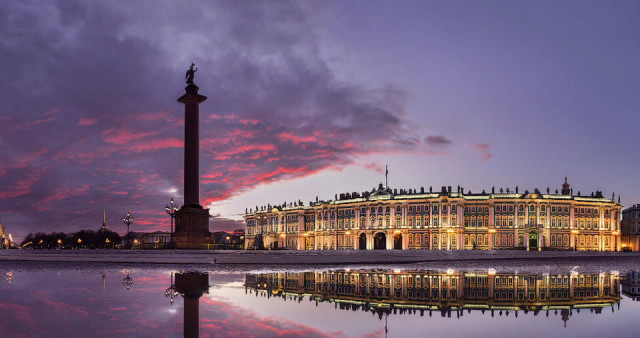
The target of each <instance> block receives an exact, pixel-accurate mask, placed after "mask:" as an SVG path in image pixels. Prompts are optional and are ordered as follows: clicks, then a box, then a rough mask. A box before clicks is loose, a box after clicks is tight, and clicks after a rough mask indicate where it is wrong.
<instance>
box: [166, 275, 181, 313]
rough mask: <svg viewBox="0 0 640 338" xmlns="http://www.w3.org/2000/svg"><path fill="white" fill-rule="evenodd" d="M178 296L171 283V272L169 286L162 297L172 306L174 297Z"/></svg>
mask: <svg viewBox="0 0 640 338" xmlns="http://www.w3.org/2000/svg"><path fill="white" fill-rule="evenodd" d="M178 295H179V293H178V291H176V286H175V284H174V283H173V272H172V273H171V285H170V286H169V288H168V289H167V290H166V291H165V292H164V296H165V297H169V302H170V303H171V305H173V301H174V300H175V299H176V297H178Z"/></svg>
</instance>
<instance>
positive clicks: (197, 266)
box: [0, 250, 640, 274]
mask: <svg viewBox="0 0 640 338" xmlns="http://www.w3.org/2000/svg"><path fill="white" fill-rule="evenodd" d="M123 267H127V268H135V269H143V270H144V269H163V270H175V271H196V270H197V271H209V272H215V273H236V272H250V273H262V272H303V271H319V270H336V269H347V268H348V269H352V270H375V269H383V270H388V269H393V270H401V271H417V270H420V271H423V270H431V271H448V270H451V269H453V270H456V271H487V270H489V269H493V270H496V271H498V272H518V271H519V272H529V273H540V274H542V273H550V274H553V273H568V272H570V271H580V272H606V271H619V272H620V273H624V272H627V271H630V270H640V253H615V252H571V251H555V252H554V251H543V252H537V251H536V252H527V251H515V250H512V251H507V250H500V251H426V250H411V251H395V250H389V251H384V250H382V251H205V250H192V251H186V250H140V251H125V250H82V251H80V250H79V251H67V250H61V251H55V250H0V270H2V269H9V270H12V269H13V270H15V269H41V270H56V269H60V268H62V269H69V268H71V269H86V268H103V269H113V268H120V269H121V268H123Z"/></svg>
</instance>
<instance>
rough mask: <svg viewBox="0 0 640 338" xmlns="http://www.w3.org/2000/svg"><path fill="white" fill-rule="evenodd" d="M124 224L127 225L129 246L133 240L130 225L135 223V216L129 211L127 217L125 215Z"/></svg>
mask: <svg viewBox="0 0 640 338" xmlns="http://www.w3.org/2000/svg"><path fill="white" fill-rule="evenodd" d="M123 222H124V224H126V225H127V236H126V238H127V246H129V245H130V241H131V231H130V230H129V227H130V226H131V224H132V223H133V217H131V213H130V212H128V211H127V217H125V218H124V219H123Z"/></svg>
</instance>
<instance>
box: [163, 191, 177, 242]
mask: <svg viewBox="0 0 640 338" xmlns="http://www.w3.org/2000/svg"><path fill="white" fill-rule="evenodd" d="M164 210H165V211H166V212H167V214H169V216H170V217H171V235H173V219H174V218H176V211H178V208H177V207H176V205H175V203H174V201H173V197H171V200H170V201H169V204H167V205H166V206H165V207H164Z"/></svg>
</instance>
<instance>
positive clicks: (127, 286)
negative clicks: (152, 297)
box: [122, 269, 133, 290]
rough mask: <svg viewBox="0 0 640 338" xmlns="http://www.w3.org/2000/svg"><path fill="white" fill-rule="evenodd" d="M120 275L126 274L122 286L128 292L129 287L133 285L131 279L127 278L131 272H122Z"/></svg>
mask: <svg viewBox="0 0 640 338" xmlns="http://www.w3.org/2000/svg"><path fill="white" fill-rule="evenodd" d="M122 273H124V274H126V275H127V276H126V277H124V279H123V280H122V284H123V285H124V286H125V287H126V288H127V290H129V288H130V287H131V285H133V278H131V277H130V276H129V274H130V273H131V271H129V270H126V269H125V270H122Z"/></svg>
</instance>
